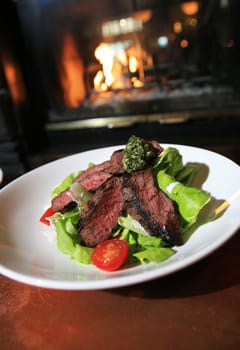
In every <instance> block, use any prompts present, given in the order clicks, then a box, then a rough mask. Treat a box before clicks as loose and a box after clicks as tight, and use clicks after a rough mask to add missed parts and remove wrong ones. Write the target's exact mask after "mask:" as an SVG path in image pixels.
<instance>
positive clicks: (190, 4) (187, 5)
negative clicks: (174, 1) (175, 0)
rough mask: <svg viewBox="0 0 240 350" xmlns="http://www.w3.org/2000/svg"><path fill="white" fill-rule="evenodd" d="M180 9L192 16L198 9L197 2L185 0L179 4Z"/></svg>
mask: <svg viewBox="0 0 240 350" xmlns="http://www.w3.org/2000/svg"><path fill="white" fill-rule="evenodd" d="M181 9H182V12H183V13H184V14H185V15H187V16H193V15H196V13H198V11H199V4H198V2H197V1H186V2H183V3H182V4H181Z"/></svg>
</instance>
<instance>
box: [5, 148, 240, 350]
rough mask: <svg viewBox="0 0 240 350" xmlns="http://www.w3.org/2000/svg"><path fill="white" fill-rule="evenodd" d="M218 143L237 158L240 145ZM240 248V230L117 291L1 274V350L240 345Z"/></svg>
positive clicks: (171, 349) (196, 349) (218, 349)
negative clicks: (166, 271)
mask: <svg viewBox="0 0 240 350" xmlns="http://www.w3.org/2000/svg"><path fill="white" fill-rule="evenodd" d="M212 149H213V150H216V151H218V152H219V153H222V154H225V155H227V156H228V157H230V158H232V159H233V160H234V161H237V162H238V164H239V161H240V157H239V154H240V153H239V147H232V148H231V149H229V148H227V149H225V148H224V147H222V148H218V149H214V148H212ZM239 252H240V230H239V231H238V232H237V233H236V234H235V235H234V236H233V237H232V238H231V239H230V240H229V241H228V242H227V243H226V244H225V245H224V246H222V247H221V248H219V249H218V250H217V251H215V252H214V253H213V254H211V255H210V256H208V257H206V258H204V259H203V260H201V261H199V262H198V263H196V264H194V265H192V266H190V267H188V268H185V269H183V270H181V271H179V272H177V273H174V274H171V275H169V276H166V277H163V278H160V279H156V280H153V281H151V282H147V283H142V284H138V285H134V286H128V287H124V288H116V289H111V290H97V291H62V290H53V289H45V288H41V287H34V286H30V285H26V284H23V283H19V282H16V281H14V280H11V279H9V278H7V277H5V276H0V349H1V350H6V349H10V350H15V349H16V350H25V349H26V350H32V349H33V350H42V349H44V350H55V349H57V350H68V349H71V350H74V349H80V350H88V349H94V350H95V349H98V350H103V349H106V350H108V349H111V350H115V349H116V350H118V349H133V350H134V349H138V350H143V349H144V350H146V349H149V350H150V349H163V350H175V349H177V350H178V349H179V350H188V349H191V350H208V349H209V350H225V349H226V350H237V349H240V283H239V282H240V253H239Z"/></svg>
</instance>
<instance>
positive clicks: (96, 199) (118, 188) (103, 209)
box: [79, 176, 124, 247]
mask: <svg viewBox="0 0 240 350" xmlns="http://www.w3.org/2000/svg"><path fill="white" fill-rule="evenodd" d="M123 208H124V201H123V198H122V177H117V176H114V177H111V178H110V179H108V180H107V181H106V182H105V183H104V184H103V185H102V186H101V187H100V188H99V189H98V190H97V191H96V192H95V193H94V194H93V196H92V197H91V199H90V200H89V201H88V204H87V206H86V207H85V209H84V210H83V212H82V213H81V218H80V222H79V233H80V235H81V237H82V239H83V241H84V243H85V244H86V246H88V247H95V246H96V245H97V244H98V243H100V242H103V241H105V240H106V239H108V238H109V237H110V236H111V233H112V230H113V229H114V228H116V226H117V222H118V218H119V216H120V215H121V213H122V210H123Z"/></svg>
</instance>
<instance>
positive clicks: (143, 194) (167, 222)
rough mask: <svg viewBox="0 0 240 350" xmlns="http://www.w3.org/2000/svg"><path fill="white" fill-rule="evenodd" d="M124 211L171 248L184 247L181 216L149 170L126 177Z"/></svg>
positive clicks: (124, 183)
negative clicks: (156, 183) (158, 186)
mask: <svg viewBox="0 0 240 350" xmlns="http://www.w3.org/2000/svg"><path fill="white" fill-rule="evenodd" d="M123 178H124V181H123V198H124V202H125V209H126V211H127V212H128V214H129V215H131V216H132V217H133V218H134V219H135V220H136V221H138V222H139V223H140V224H141V225H142V226H143V227H144V228H145V230H146V231H147V232H148V233H149V234H150V235H153V236H157V237H161V238H163V239H164V241H166V242H167V243H168V244H169V245H170V246H174V245H181V244H182V234H181V224H180V219H179V214H178V212H177V209H176V208H175V206H174V203H173V201H172V200H171V199H170V198H168V197H167V196H166V195H165V194H164V193H163V192H162V191H161V190H159V189H158V188H157V187H156V186H155V184H154V178H153V176H152V172H151V170H150V169H148V170H144V171H140V172H134V173H132V174H131V175H130V176H127V175H124V176H123Z"/></svg>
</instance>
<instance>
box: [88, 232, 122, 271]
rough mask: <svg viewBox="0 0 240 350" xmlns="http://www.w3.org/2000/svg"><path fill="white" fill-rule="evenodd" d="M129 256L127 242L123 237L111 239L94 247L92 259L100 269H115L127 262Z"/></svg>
mask: <svg viewBox="0 0 240 350" xmlns="http://www.w3.org/2000/svg"><path fill="white" fill-rule="evenodd" d="M127 257H128V244H127V242H126V241H124V240H121V239H109V240H106V241H104V242H102V243H99V244H98V245H97V246H96V247H95V248H94V250H93V253H92V257H91V259H92V262H93V264H94V265H96V266H97V267H99V268H100V269H102V270H106V271H115V270H118V269H119V268H120V267H121V266H122V265H123V264H124V263H125V261H126V260H127Z"/></svg>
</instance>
